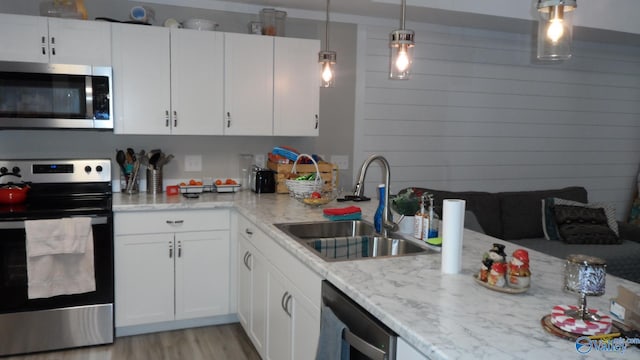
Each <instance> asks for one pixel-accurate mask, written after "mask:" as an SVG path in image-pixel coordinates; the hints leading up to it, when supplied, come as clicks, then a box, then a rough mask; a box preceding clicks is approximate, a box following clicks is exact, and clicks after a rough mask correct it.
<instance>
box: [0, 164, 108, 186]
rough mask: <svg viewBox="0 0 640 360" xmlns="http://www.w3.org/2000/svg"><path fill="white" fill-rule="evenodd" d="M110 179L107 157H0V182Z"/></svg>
mask: <svg viewBox="0 0 640 360" xmlns="http://www.w3.org/2000/svg"><path fill="white" fill-rule="evenodd" d="M108 181H111V160H110V159H65V160H55V159H43V160H41V159H19V160H0V183H2V184H4V183H7V182H14V183H15V182H34V183H48V182H52V183H76V182H108Z"/></svg>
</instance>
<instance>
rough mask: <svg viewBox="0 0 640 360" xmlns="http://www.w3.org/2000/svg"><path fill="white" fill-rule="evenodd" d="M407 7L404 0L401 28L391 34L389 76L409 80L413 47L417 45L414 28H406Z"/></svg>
mask: <svg viewBox="0 0 640 360" xmlns="http://www.w3.org/2000/svg"><path fill="white" fill-rule="evenodd" d="M406 9H407V3H406V0H402V15H401V18H400V29H397V30H393V31H392V32H391V34H389V36H390V42H389V47H390V48H391V64H390V70H389V78H391V79H396V80H407V79H409V74H410V73H411V65H412V63H413V47H414V46H415V42H414V37H415V33H414V32H413V30H405V28H404V18H405V13H406Z"/></svg>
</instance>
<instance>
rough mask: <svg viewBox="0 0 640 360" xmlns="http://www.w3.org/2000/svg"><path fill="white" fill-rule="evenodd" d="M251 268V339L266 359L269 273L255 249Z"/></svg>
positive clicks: (250, 260)
mask: <svg viewBox="0 0 640 360" xmlns="http://www.w3.org/2000/svg"><path fill="white" fill-rule="evenodd" d="M248 262H249V267H250V268H251V328H250V331H249V337H250V338H251V339H252V340H253V345H254V346H255V347H256V350H257V351H258V353H259V354H260V356H262V357H264V355H265V348H266V342H267V271H268V264H269V263H268V262H267V260H266V259H265V258H264V257H262V255H261V254H260V253H259V252H258V251H257V250H256V249H255V248H254V249H253V250H252V251H251V256H249V260H248Z"/></svg>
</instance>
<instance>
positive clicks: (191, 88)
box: [171, 29, 224, 135]
mask: <svg viewBox="0 0 640 360" xmlns="http://www.w3.org/2000/svg"><path fill="white" fill-rule="evenodd" d="M223 51H224V47H223V35H222V33H220V32H217V31H196V30H186V29H171V109H172V110H171V112H172V113H171V116H172V119H171V125H172V130H171V133H172V134H180V135H222V123H223V121H222V103H223V101H222V99H223V92H222V91H223V71H224V68H223V60H224V56H223Z"/></svg>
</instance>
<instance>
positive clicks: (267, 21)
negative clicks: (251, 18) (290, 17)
mask: <svg viewBox="0 0 640 360" xmlns="http://www.w3.org/2000/svg"><path fill="white" fill-rule="evenodd" d="M286 18H287V13H286V12H285V11H280V10H276V9H262V10H261V11H260V22H261V23H262V35H271V36H284V21H285V19H286Z"/></svg>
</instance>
